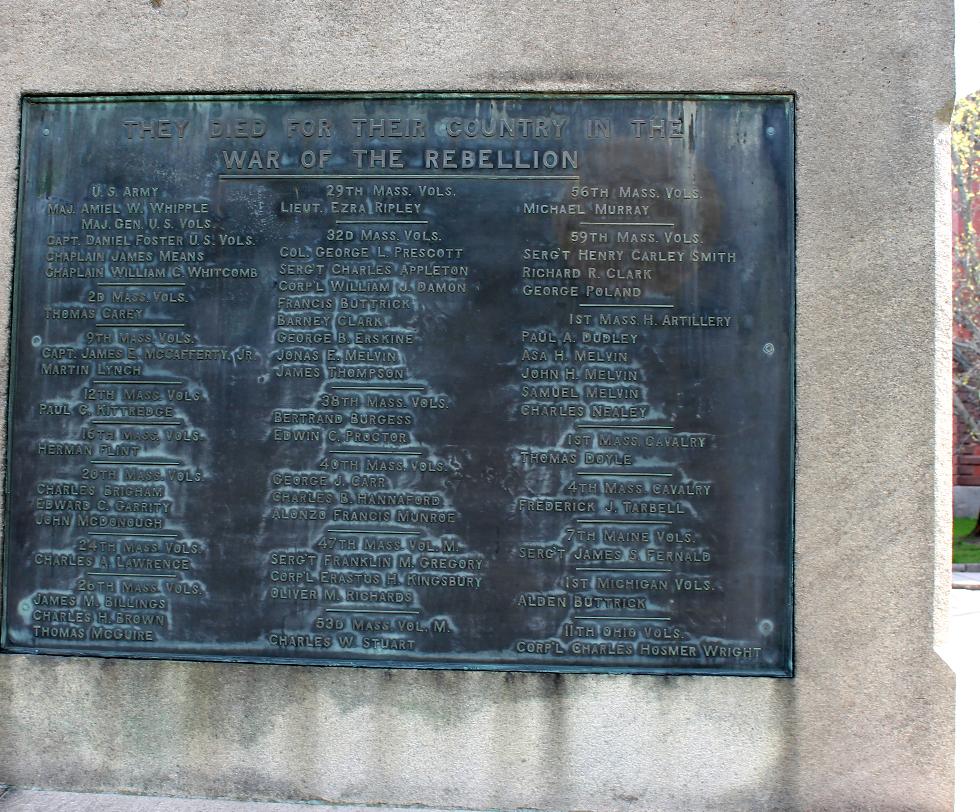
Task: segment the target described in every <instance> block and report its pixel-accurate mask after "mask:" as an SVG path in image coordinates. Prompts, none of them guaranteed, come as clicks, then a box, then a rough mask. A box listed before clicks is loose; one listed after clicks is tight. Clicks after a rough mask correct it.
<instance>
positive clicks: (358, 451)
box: [326, 448, 422, 457]
mask: <svg viewBox="0 0 980 812" xmlns="http://www.w3.org/2000/svg"><path fill="white" fill-rule="evenodd" d="M326 453H327V454H369V455H370V454H389V455H392V456H401V455H405V456H409V457H420V456H422V452H421V451H414V450H412V451H374V450H372V449H370V448H330V449H328V450H327V452H326Z"/></svg>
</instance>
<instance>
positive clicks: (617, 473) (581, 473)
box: [575, 471, 673, 477]
mask: <svg viewBox="0 0 980 812" xmlns="http://www.w3.org/2000/svg"><path fill="white" fill-rule="evenodd" d="M575 476H656V477H672V476H673V474H654V473H651V472H649V471H576V472H575Z"/></svg>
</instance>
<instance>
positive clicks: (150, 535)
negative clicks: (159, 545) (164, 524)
mask: <svg viewBox="0 0 980 812" xmlns="http://www.w3.org/2000/svg"><path fill="white" fill-rule="evenodd" d="M86 535H89V536H122V537H123V538H130V537H133V538H148V539H179V538H180V533H116V532H114V531H112V532H110V531H109V530H99V531H94V530H93V531H92V532H90V533H87V534H86Z"/></svg>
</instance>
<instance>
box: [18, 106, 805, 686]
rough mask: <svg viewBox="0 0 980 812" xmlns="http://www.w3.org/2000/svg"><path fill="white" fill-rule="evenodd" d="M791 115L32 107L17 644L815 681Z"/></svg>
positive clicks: (22, 301)
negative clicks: (803, 640)
mask: <svg viewBox="0 0 980 812" xmlns="http://www.w3.org/2000/svg"><path fill="white" fill-rule="evenodd" d="M792 144H793V108H792V101H791V99H790V98H788V97H782V96H779V97H776V96H773V97H750V96H744V97H720V96H656V95H647V96H565V95H563V96H546V95H497V96H485V97H472V96H463V95H431V94H430V95H401V96H382V95H360V96H354V95H328V96H302V95H298V96H292V95H287V96H179V97H177V96H174V97H167V96H159V97H124V96H123V97H108V98H86V97H72V98H54V97H31V98H26V99H25V100H24V104H23V132H22V161H21V181H20V196H19V205H18V213H17V215H18V226H17V244H16V268H15V292H14V327H13V334H12V350H13V357H14V364H13V369H12V373H11V384H12V386H11V392H12V398H11V405H10V414H9V417H10V419H9V432H10V433H9V442H8V449H9V461H8V462H9V468H8V470H9V472H10V474H9V482H8V492H7V512H6V526H7V536H6V541H5V568H4V577H5V589H4V623H3V646H4V649H5V650H8V651H17V652H39V653H63V654H73V653H75V654H80V653H84V654H96V655H104V656H138V657H165V658H193V659H225V660H244V661H272V662H301V663H323V664H346V665H374V666H387V667H390V666H403V667H433V668H492V669H505V670H533V671H547V670H568V671H623V672H645V673H661V674H671V673H685V674H686V673H708V674H742V675H769V676H784V675H788V674H790V673H791V671H792V566H791V556H792V538H791V536H792V474H793V469H792V456H793V434H792V429H793V424H792V420H793V376H792V369H793V366H792V365H793V346H792V341H793V232H794V223H793V199H794V193H793V153H792Z"/></svg>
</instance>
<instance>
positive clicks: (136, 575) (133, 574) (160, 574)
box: [85, 572, 177, 578]
mask: <svg viewBox="0 0 980 812" xmlns="http://www.w3.org/2000/svg"><path fill="white" fill-rule="evenodd" d="M85 574H86V575H89V576H91V575H104V576H108V577H109V578H176V577H177V574H176V573H173V572H154V573H152V574H151V573H148V572H87V573H85Z"/></svg>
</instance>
